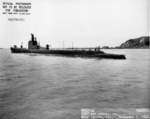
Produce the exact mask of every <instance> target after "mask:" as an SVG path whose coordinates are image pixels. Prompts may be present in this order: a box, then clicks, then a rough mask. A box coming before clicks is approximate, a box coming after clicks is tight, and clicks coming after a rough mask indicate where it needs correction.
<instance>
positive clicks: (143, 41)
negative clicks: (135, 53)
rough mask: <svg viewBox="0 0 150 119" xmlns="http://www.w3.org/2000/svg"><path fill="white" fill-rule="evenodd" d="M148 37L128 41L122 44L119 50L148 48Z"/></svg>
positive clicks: (149, 38)
mask: <svg viewBox="0 0 150 119" xmlns="http://www.w3.org/2000/svg"><path fill="white" fill-rule="evenodd" d="M149 40H150V37H148V36H144V37H139V38H135V39H129V40H127V41H126V42H124V43H122V44H121V45H120V46H119V48H148V47H149Z"/></svg>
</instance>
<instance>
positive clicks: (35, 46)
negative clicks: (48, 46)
mask: <svg viewBox="0 0 150 119" xmlns="http://www.w3.org/2000/svg"><path fill="white" fill-rule="evenodd" d="M39 48H40V46H39V45H38V42H37V40H36V37H34V34H32V33H31V40H30V41H29V42H28V49H39Z"/></svg>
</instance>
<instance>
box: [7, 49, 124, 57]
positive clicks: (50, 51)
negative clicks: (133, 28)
mask: <svg viewBox="0 0 150 119" xmlns="http://www.w3.org/2000/svg"><path fill="white" fill-rule="evenodd" d="M10 50H11V52H12V53H38V54H53V55H61V56H76V57H88V58H107V59H126V57H125V55H122V54H109V53H104V52H103V51H90V50H89V51H87V50H68V49H26V48H13V47H11V48H10Z"/></svg>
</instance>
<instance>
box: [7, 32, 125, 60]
mask: <svg viewBox="0 0 150 119" xmlns="http://www.w3.org/2000/svg"><path fill="white" fill-rule="evenodd" d="M10 50H11V52H12V53H38V54H52V55H60V56H71V57H74V56H75V57H87V58H107V59H126V57H125V55H122V54H110V53H105V52H103V51H101V49H100V47H95V48H63V49H60V48H50V47H49V45H48V44H47V45H46V47H41V46H40V44H39V43H38V42H37V40H36V37H34V34H31V40H29V42H28V48H24V47H23V46H22V45H21V46H20V47H17V46H16V45H14V46H13V47H11V48H10Z"/></svg>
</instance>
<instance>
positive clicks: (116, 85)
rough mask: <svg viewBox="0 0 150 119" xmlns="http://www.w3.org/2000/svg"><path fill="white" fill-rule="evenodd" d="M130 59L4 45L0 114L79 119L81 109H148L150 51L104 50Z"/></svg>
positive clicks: (19, 118) (15, 118)
mask: <svg viewBox="0 0 150 119" xmlns="http://www.w3.org/2000/svg"><path fill="white" fill-rule="evenodd" d="M106 52H111V53H123V54H125V55H126V57H127V59H126V60H110V59H109V60H107V59H102V60H100V59H99V60H98V59H86V58H68V57H57V56H46V55H35V54H30V55H28V54H11V53H10V52H9V50H5V49H3V50H0V119H77V118H80V109H82V108H95V109H96V108H104V107H105V108H147V107H148V106H149V102H148V99H149V98H148V97H149V95H148V93H149V91H150V90H149V88H150V85H149V82H150V81H149V80H150V79H149V71H150V50H148V49H136V50H129V49H128V50H106Z"/></svg>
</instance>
